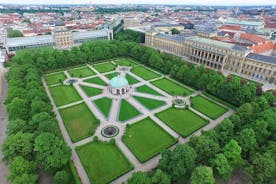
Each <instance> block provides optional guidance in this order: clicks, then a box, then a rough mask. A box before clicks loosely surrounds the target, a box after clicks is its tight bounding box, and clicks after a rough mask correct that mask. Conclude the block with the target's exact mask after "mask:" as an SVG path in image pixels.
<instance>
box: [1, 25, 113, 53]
mask: <svg viewBox="0 0 276 184" xmlns="http://www.w3.org/2000/svg"><path fill="white" fill-rule="evenodd" d="M1 35H2V34H1V31H0V37H1ZM3 35H4V33H3ZM1 38H2V37H1ZM104 39H108V40H112V39H113V31H112V29H102V30H94V31H83V32H71V31H70V30H68V29H66V28H65V26H64V23H63V22H62V21H60V20H58V21H57V22H56V24H55V30H54V31H53V34H52V35H43V36H29V37H18V38H7V36H5V39H4V38H3V39H2V40H5V43H4V44H3V46H2V47H4V48H5V49H6V50H7V52H8V53H9V54H11V53H15V52H16V51H17V50H21V49H25V48H35V47H54V48H58V49H68V48H70V47H72V46H79V45H81V44H82V43H83V42H86V41H94V40H104ZM0 41H1V40H0Z"/></svg>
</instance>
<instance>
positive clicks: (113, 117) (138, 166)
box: [43, 65, 234, 184]
mask: <svg viewBox="0 0 276 184" xmlns="http://www.w3.org/2000/svg"><path fill="white" fill-rule="evenodd" d="M87 66H88V67H89V68H91V69H92V70H93V71H95V72H96V76H97V77H100V78H101V79H102V80H104V81H106V82H108V80H107V78H106V77H105V76H104V75H105V74H107V73H112V72H107V73H104V74H102V73H99V72H97V71H96V70H95V69H94V68H93V67H92V66H90V65H87ZM64 73H65V75H66V76H67V77H70V75H69V74H68V72H66V71H65V72H64ZM126 73H128V74H130V75H132V76H134V77H135V78H136V79H138V80H139V81H140V82H139V83H137V84H134V85H133V88H136V87H139V86H142V85H145V84H146V85H148V86H149V87H150V88H152V89H153V90H155V91H157V92H158V93H160V94H162V95H163V97H162V96H161V97H160V96H157V95H152V94H144V93H138V92H133V94H132V95H137V96H141V97H146V98H151V99H159V100H162V101H166V102H167V105H165V106H162V107H160V108H157V109H155V110H153V111H149V110H148V109H147V108H146V107H144V106H143V105H141V104H140V103H138V102H137V101H136V100H135V99H134V98H133V97H132V95H130V96H128V97H127V100H128V102H129V103H130V104H131V105H133V106H135V107H136V108H137V109H139V111H140V112H141V115H140V116H138V117H135V118H133V119H130V120H129V121H127V122H125V123H117V124H116V122H117V115H118V109H119V105H120V100H121V99H120V98H117V99H116V100H114V96H110V94H109V93H107V90H104V93H103V94H100V95H98V96H94V97H91V98H89V97H87V96H86V94H85V93H84V92H83V91H82V90H81V88H80V86H79V84H81V85H87V86H91V87H98V88H101V89H103V87H101V86H97V85H94V84H87V83H85V82H82V80H80V81H79V82H77V84H73V86H74V87H75V89H76V90H77V91H78V93H79V94H80V96H81V97H82V99H83V102H85V103H86V104H87V106H88V107H89V109H90V110H91V111H92V112H93V113H94V114H95V116H96V117H97V118H98V119H100V122H101V124H100V125H99V127H98V128H97V129H96V130H95V133H94V135H92V136H90V137H88V138H85V139H83V140H81V141H79V142H76V143H72V141H71V139H70V137H69V135H68V132H67V131H66V128H65V126H64V124H63V121H62V118H61V116H60V114H59V112H58V108H57V107H56V106H55V103H54V101H53V99H52V97H51V94H50V92H49V89H48V86H47V85H46V83H45V81H44V79H43V85H44V86H45V89H46V92H47V94H48V96H49V98H50V100H51V103H52V105H53V107H54V112H55V114H56V116H57V120H58V124H59V127H60V129H61V132H62V135H63V137H64V139H65V141H66V142H67V144H68V145H69V146H70V147H71V149H72V160H73V162H74V164H75V166H76V168H77V172H78V174H79V176H80V179H81V181H82V183H83V184H89V183H90V181H89V178H88V176H87V173H86V171H85V170H84V168H83V166H82V164H81V161H80V159H79V157H78V154H77V153H76V151H75V147H77V146H81V145H84V144H86V143H88V142H91V141H93V137H94V136H98V137H99V139H100V140H103V141H108V140H109V139H106V138H104V137H103V136H102V135H101V133H100V130H101V128H103V127H104V126H106V125H110V124H112V123H115V124H116V126H118V127H119V129H120V132H119V134H118V135H117V136H116V137H115V140H116V144H117V145H118V147H119V148H120V149H121V150H122V152H123V153H124V154H125V156H126V157H127V158H128V160H129V161H130V162H131V163H132V164H133V166H134V169H133V170H132V171H130V172H128V173H126V174H124V175H122V176H121V177H119V178H117V179H116V180H114V181H112V182H111V183H113V184H121V183H123V182H126V181H127V179H128V178H129V177H130V176H131V175H132V173H133V172H137V171H150V170H151V169H153V168H155V167H156V166H157V165H158V162H159V159H160V158H161V154H158V155H157V156H155V157H153V158H152V159H150V160H148V161H146V162H145V163H140V162H139V161H138V160H137V158H136V157H135V156H134V154H133V153H132V152H131V151H130V150H129V149H128V147H127V146H126V145H125V144H124V143H123V141H122V135H123V134H124V133H125V125H126V124H132V123H135V122H137V121H139V120H142V119H144V118H146V117H150V118H151V119H153V120H154V121H155V122H156V123H157V124H158V125H159V126H161V127H162V128H163V129H164V130H165V131H166V132H167V133H168V134H170V135H172V136H173V137H175V138H177V139H178V141H179V142H178V144H183V143H186V142H188V141H189V139H190V137H191V136H192V135H200V133H201V131H202V130H210V129H213V128H214V127H215V126H217V125H218V124H219V123H220V122H221V121H222V120H223V119H224V118H227V117H229V116H230V115H232V114H233V113H234V111H233V110H229V111H228V112H226V113H225V114H223V115H222V116H221V117H219V118H218V119H216V120H211V119H210V118H208V117H206V116H205V115H203V114H202V113H200V112H198V111H196V110H194V109H193V108H190V110H192V111H193V112H195V113H196V114H197V115H199V116H201V117H203V118H205V119H207V120H209V124H208V125H206V126H204V127H203V128H201V129H199V130H197V131H196V132H194V133H193V134H192V135H190V136H188V137H186V138H182V137H181V136H179V134H177V133H176V132H175V131H174V130H172V129H171V128H170V127H169V126H168V125H166V124H165V123H164V122H162V121H161V120H159V119H158V118H157V117H156V116H155V115H154V114H155V113H157V112H161V111H163V110H165V109H167V108H170V107H171V102H172V100H173V99H174V97H173V96H171V95H169V94H167V93H165V92H164V91H162V90H161V89H159V88H157V87H155V86H153V85H152V84H151V83H150V82H151V81H154V80H157V79H152V80H150V81H146V80H144V79H142V78H141V77H139V76H136V75H134V74H132V73H131V72H126ZM162 77H164V76H161V77H158V79H160V78H162ZM198 94H200V92H198V91H195V92H194V93H193V94H192V95H190V96H195V95H198ZM104 96H107V97H110V98H112V99H113V104H112V106H111V110H110V112H109V113H110V114H109V121H107V120H106V119H105V118H104V116H103V114H101V112H99V111H98V109H97V108H96V107H95V106H94V105H93V104H92V102H91V100H94V99H98V98H101V97H104ZM190 96H187V97H184V99H185V101H188V102H189V97H190ZM74 104H75V103H72V104H67V105H66V107H69V106H72V105H74ZM220 105H222V104H220ZM222 106H224V105H222ZM174 147H175V146H172V147H171V149H173V148H174Z"/></svg>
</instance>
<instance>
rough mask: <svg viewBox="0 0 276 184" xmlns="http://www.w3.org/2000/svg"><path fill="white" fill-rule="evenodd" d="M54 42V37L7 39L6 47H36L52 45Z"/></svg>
mask: <svg viewBox="0 0 276 184" xmlns="http://www.w3.org/2000/svg"><path fill="white" fill-rule="evenodd" d="M52 42H54V37H53V35H43V36H28V37H18V38H7V43H6V46H8V47H11V46H21V45H34V44H37V43H52Z"/></svg>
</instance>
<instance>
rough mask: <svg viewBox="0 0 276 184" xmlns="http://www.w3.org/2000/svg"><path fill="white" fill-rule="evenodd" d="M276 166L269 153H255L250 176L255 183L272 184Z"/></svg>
mask: <svg viewBox="0 0 276 184" xmlns="http://www.w3.org/2000/svg"><path fill="white" fill-rule="evenodd" d="M275 171H276V164H275V161H274V160H273V158H272V157H271V155H270V154H269V153H265V154H262V155H261V154H259V153H257V154H256V155H255V157H254V158H253V160H252V170H251V175H252V178H253V180H254V181H255V183H260V184H261V183H272V181H273V180H274V179H273V178H274V177H275Z"/></svg>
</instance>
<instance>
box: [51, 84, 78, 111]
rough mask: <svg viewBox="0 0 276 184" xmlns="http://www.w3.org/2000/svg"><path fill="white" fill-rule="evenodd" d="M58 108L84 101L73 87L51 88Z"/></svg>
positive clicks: (60, 86)
mask: <svg viewBox="0 0 276 184" xmlns="http://www.w3.org/2000/svg"><path fill="white" fill-rule="evenodd" d="M49 90H50V92H51V94H52V97H53V99H54V101H55V103H56V106H58V107H59V106H62V105H66V104H69V103H73V102H76V101H79V100H82V98H81V97H80V95H79V94H78V92H77V90H76V89H75V88H74V87H73V86H65V85H58V86H54V87H50V88H49Z"/></svg>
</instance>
